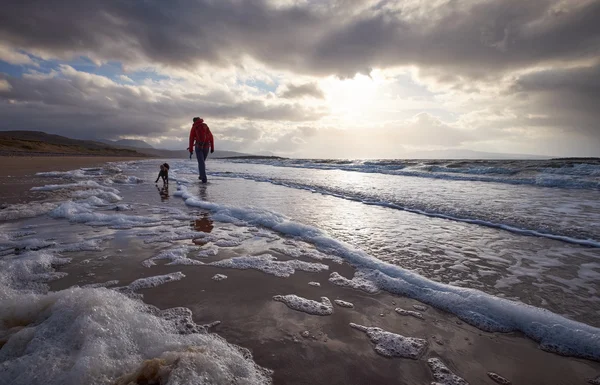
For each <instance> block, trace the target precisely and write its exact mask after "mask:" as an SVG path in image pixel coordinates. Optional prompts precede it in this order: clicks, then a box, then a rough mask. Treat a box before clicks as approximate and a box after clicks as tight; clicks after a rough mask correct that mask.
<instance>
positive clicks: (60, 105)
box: [0, 67, 323, 138]
mask: <svg viewBox="0 0 600 385" xmlns="http://www.w3.org/2000/svg"><path fill="white" fill-rule="evenodd" d="M63 70H64V76H57V77H30V76H25V77H23V78H13V77H7V76H5V75H1V74H0V80H5V81H7V82H8V83H9V84H10V89H8V90H4V91H0V101H1V102H0V112H1V115H2V117H3V118H2V119H1V120H0V130H15V129H27V130H41V131H49V132H55V133H58V134H62V135H67V136H73V137H79V138H85V137H88V138H89V137H94V136H96V137H111V136H118V135H142V136H146V135H147V136H153V135H161V134H163V133H165V132H167V131H168V130H169V129H171V128H173V127H177V126H179V125H180V124H181V122H182V120H183V121H184V122H186V121H187V120H189V119H191V117H193V116H196V115H201V116H203V117H205V118H208V119H225V118H227V119H236V118H244V119H247V120H255V121H270V120H274V121H312V120H316V119H318V118H320V117H321V116H322V115H323V112H319V111H314V110H309V109H306V108H305V107H303V106H299V105H297V104H270V105H266V104H265V103H264V102H262V101H260V100H248V101H233V98H231V97H230V96H229V95H227V94H220V93H211V94H209V95H194V94H185V95H173V94H172V93H171V94H170V96H165V95H162V94H161V93H159V92H157V93H153V92H152V91H150V90H149V89H146V88H144V87H134V86H123V85H119V84H116V83H113V82H111V81H110V80H108V79H106V78H102V77H99V76H95V75H90V74H85V73H81V72H76V71H74V70H72V69H70V68H69V67H67V68H66V69H65V68H63ZM207 96H208V98H207ZM188 118H189V119H188Z"/></svg>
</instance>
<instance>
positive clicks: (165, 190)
mask: <svg viewBox="0 0 600 385" xmlns="http://www.w3.org/2000/svg"><path fill="white" fill-rule="evenodd" d="M155 186H156V185H155ZM156 189H157V190H158V195H160V201H161V202H164V201H167V200H169V185H168V184H166V185H163V186H162V187H158V186H156Z"/></svg>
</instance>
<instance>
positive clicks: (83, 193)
mask: <svg viewBox="0 0 600 385" xmlns="http://www.w3.org/2000/svg"><path fill="white" fill-rule="evenodd" d="M71 197H72V198H73V199H77V200H84V199H89V198H92V197H95V198H98V199H101V200H103V201H105V202H107V203H117V202H120V201H121V200H122V199H123V198H121V197H120V196H119V195H117V194H116V193H114V192H113V191H105V190H102V189H90V190H76V191H73V192H72V193H71Z"/></svg>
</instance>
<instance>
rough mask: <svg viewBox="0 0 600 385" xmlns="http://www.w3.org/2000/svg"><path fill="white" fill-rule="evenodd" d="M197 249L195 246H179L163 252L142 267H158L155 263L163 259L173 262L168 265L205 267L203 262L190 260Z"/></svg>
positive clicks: (144, 262)
mask: <svg viewBox="0 0 600 385" xmlns="http://www.w3.org/2000/svg"><path fill="white" fill-rule="evenodd" d="M195 249H196V247H193V246H179V247H176V248H173V249H167V250H163V251H161V252H160V253H159V254H158V255H156V256H154V257H152V258H149V259H146V260H145V261H143V262H142V265H144V266H146V267H150V266H154V265H156V262H155V261H158V260H162V259H167V260H169V261H171V262H169V263H167V265H203V264H204V263H203V262H200V261H197V260H195V259H191V258H188V255H189V254H190V253H191V252H192V251H193V250H195Z"/></svg>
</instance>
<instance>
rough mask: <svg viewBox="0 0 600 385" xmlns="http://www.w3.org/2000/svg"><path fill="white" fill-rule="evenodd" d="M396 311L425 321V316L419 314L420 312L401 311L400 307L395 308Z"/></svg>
mask: <svg viewBox="0 0 600 385" xmlns="http://www.w3.org/2000/svg"><path fill="white" fill-rule="evenodd" d="M394 311H395V312H396V313H398V314H400V315H410V316H413V317H415V318H419V319H423V314H421V313H419V312H418V311H414V310H404V309H401V308H399V307H397V308H395V309H394Z"/></svg>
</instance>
